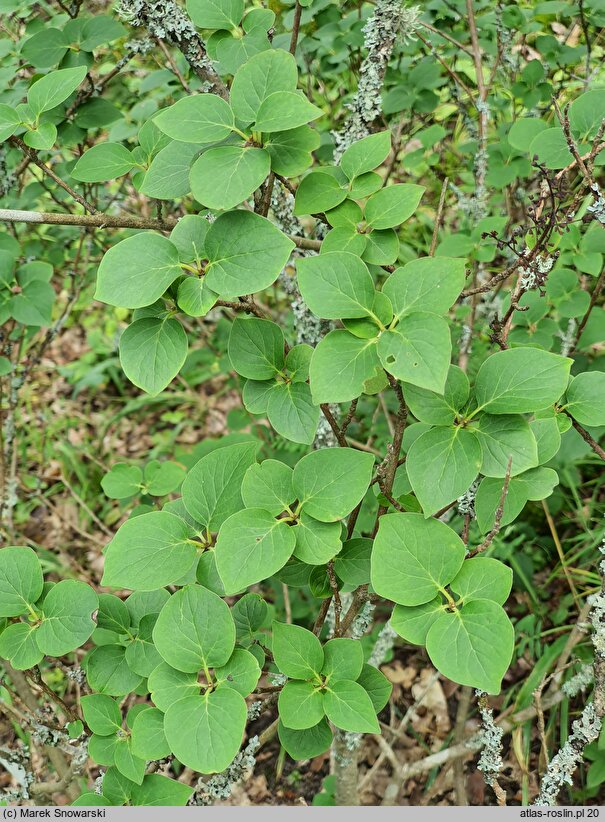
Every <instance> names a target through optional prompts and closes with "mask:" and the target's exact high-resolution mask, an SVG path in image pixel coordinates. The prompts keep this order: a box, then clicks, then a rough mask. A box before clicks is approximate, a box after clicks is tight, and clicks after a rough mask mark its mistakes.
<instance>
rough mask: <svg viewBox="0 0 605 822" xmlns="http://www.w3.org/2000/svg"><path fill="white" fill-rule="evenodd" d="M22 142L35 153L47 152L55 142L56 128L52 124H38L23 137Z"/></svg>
mask: <svg viewBox="0 0 605 822" xmlns="http://www.w3.org/2000/svg"><path fill="white" fill-rule="evenodd" d="M23 142H24V143H25V145H26V146H29V147H30V148H35V149H36V150H37V151H49V150H50V149H51V148H52V147H53V146H54V144H55V143H56V142H57V127H56V126H55V125H54V123H48V122H44V123H38V125H37V126H36V127H35V128H30V129H28V131H26V132H25V134H24V135H23Z"/></svg>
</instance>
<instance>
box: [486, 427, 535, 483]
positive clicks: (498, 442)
mask: <svg viewBox="0 0 605 822" xmlns="http://www.w3.org/2000/svg"><path fill="white" fill-rule="evenodd" d="M473 430H474V431H475V433H476V434H477V438H478V440H479V443H480V444H481V451H482V454H483V459H482V461H481V473H482V474H483V476H484V477H505V476H506V470H507V466H508V461H509V459H510V458H511V457H512V463H511V471H510V475H511V476H512V477H514V476H516V475H517V474H522V473H523V471H527V470H528V469H529V468H534V467H535V466H536V465H537V464H538V446H537V443H536V438H535V437H534V435H533V433H532V430H531V428H530V427H529V423H528V422H527V420H525V418H524V417H522V416H520V415H516V414H499V415H496V414H483V415H482V416H481V417H479V421H478V425H477V426H476V427H474V428H473Z"/></svg>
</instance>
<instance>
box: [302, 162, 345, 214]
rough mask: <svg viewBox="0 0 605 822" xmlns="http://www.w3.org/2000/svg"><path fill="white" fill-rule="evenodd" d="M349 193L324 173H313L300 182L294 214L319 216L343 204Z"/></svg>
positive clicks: (333, 178)
mask: <svg viewBox="0 0 605 822" xmlns="http://www.w3.org/2000/svg"><path fill="white" fill-rule="evenodd" d="M346 197H347V192H346V190H345V189H344V188H342V187H341V186H340V184H339V182H338V180H337V179H336V178H335V177H333V176H332V175H331V174H326V173H325V172H324V171H312V172H311V173H310V174H307V176H306V177H303V179H302V180H301V181H300V183H299V186H298V188H297V189H296V196H295V198H294V214H295V215H297V216H298V215H300V214H318V213H321V212H323V211H329V210H330V209H331V208H335V207H336V206H337V205H339V204H340V203H342V201H343V200H345V199H346Z"/></svg>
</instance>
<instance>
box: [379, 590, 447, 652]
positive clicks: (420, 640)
mask: <svg viewBox="0 0 605 822" xmlns="http://www.w3.org/2000/svg"><path fill="white" fill-rule="evenodd" d="M445 607H446V606H445V604H444V602H443V599H442V597H440V596H439V595H438V596H436V597H435V598H434V599H431V600H429V602H424V603H423V604H422V605H412V606H407V605H396V606H395V608H394V609H393V613H392V614H391V627H392V628H393V630H394V631H395V632H396V633H397V634H399V636H400V637H401V638H402V639H405V641H406V642H411V643H413V644H414V645H424V644H425V643H426V636H427V634H428V632H429V628H430V627H431V625H432V624H433V622H435V620H436V619H437V617H438V616H439V615H440V614H441V613H443V611H444V610H445Z"/></svg>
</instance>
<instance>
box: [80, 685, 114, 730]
mask: <svg viewBox="0 0 605 822" xmlns="http://www.w3.org/2000/svg"><path fill="white" fill-rule="evenodd" d="M80 704H81V706H82V713H83V714H84V719H85V721H86V724H87V725H88V727H89V728H90V730H91V731H92V732H93V734H98V735H99V736H110V735H112V734H115V733H116V731H119V730H120V728H121V727H122V714H121V712H120V708H119V705H118V703H117V702H116V701H115V699H112V698H111V697H110V696H105V694H90V695H89V696H83V697H82V699H81V700H80Z"/></svg>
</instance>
